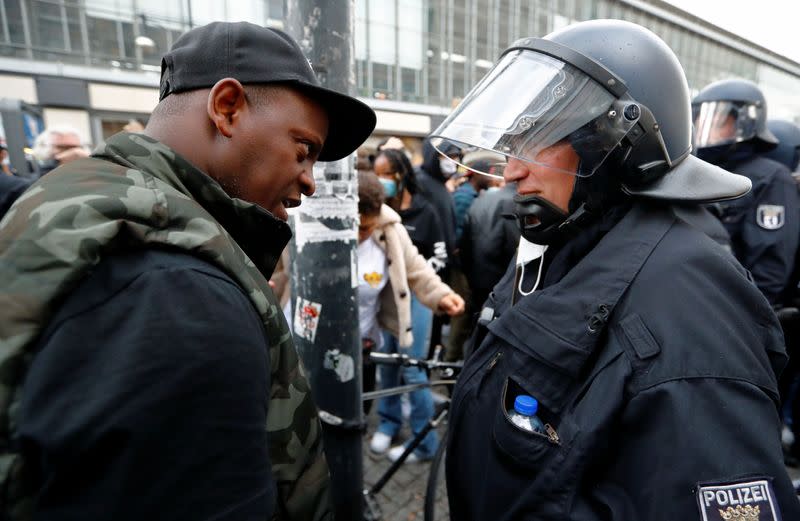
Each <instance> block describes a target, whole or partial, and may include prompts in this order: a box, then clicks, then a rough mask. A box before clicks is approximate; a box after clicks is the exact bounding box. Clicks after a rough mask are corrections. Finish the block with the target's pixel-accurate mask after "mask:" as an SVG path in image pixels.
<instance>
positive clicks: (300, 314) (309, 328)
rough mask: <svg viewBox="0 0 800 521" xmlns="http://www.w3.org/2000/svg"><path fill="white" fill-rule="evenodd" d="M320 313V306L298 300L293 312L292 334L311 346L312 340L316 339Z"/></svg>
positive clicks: (308, 301)
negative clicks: (303, 339) (306, 341)
mask: <svg viewBox="0 0 800 521" xmlns="http://www.w3.org/2000/svg"><path fill="white" fill-rule="evenodd" d="M321 313H322V304H318V303H316V302H311V301H310V300H306V299H304V298H298V299H297V305H296V306H295V310H294V333H295V334H296V335H297V336H299V337H301V338H305V339H306V340H308V341H309V342H311V343H312V344H313V343H314V339H315V338H316V337H317V327H319V316H320V314H321Z"/></svg>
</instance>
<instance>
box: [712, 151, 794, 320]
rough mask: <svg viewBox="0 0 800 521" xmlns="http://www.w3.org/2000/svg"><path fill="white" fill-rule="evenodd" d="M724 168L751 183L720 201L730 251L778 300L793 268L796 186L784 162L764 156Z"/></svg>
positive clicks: (769, 297) (774, 301) (772, 298)
mask: <svg viewBox="0 0 800 521" xmlns="http://www.w3.org/2000/svg"><path fill="white" fill-rule="evenodd" d="M724 168H726V169H728V170H730V171H731V172H735V173H737V174H740V175H744V176H747V177H748V178H750V180H751V181H752V182H753V189H752V190H751V191H750V193H748V194H747V195H745V196H744V197H742V198H740V199H736V200H733V201H728V202H725V203H721V204H720V207H721V208H722V216H721V219H722V223H723V224H724V225H725V228H727V230H728V233H729V234H730V237H731V243H732V246H733V253H734V255H736V258H737V259H739V262H741V263H742V266H744V267H745V268H747V269H748V270H750V272H751V273H752V274H753V279H754V280H755V282H756V285H757V286H758V287H759V288H760V289H761V292H762V293H764V296H765V297H767V300H769V301H770V303H772V304H778V303H779V301H780V299H781V296H782V294H783V293H784V290H785V288H786V286H787V284H788V283H789V278H790V276H791V274H792V270H793V269H794V258H795V254H796V251H797V245H798V238H800V201H798V195H797V184H796V183H795V182H794V180H793V179H792V176H791V174H790V173H789V170H788V169H787V168H786V167H785V166H784V165H782V164H780V163H778V162H776V161H772V160H771V159H767V158H765V157H760V156H750V157H748V158H747V159H744V160H740V161H736V162H733V163H730V164H727V165H724Z"/></svg>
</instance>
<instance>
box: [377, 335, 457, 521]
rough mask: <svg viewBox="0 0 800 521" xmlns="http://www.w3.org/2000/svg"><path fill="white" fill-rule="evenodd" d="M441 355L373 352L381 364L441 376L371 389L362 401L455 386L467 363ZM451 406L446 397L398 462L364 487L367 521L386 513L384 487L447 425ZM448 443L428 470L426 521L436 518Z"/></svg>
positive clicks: (438, 450) (436, 454) (438, 451)
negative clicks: (438, 372)
mask: <svg viewBox="0 0 800 521" xmlns="http://www.w3.org/2000/svg"><path fill="white" fill-rule="evenodd" d="M440 354H441V346H439V347H438V348H437V349H436V352H435V353H434V355H433V357H432V358H431V359H429V360H421V359H417V358H411V357H410V356H408V355H406V354H401V353H370V359H371V360H372V361H373V362H375V363H378V364H396V365H402V366H406V367H408V366H411V367H421V368H423V369H426V370H428V371H430V370H433V369H440V370H442V379H439V380H433V381H428V382H424V383H419V384H410V385H401V386H397V387H392V388H389V389H381V390H377V391H371V392H368V393H364V396H363V398H362V399H363V401H368V400H375V399H377V398H382V397H385V396H393V395H397V394H403V393H407V392H410V391H415V390H418V389H424V388H428V387H434V386H439V385H446V386H450V387H451V388H452V386H453V384H455V382H456V380H455V376H456V373H457V372H458V371H460V370H461V368H462V367H463V365H464V363H463V362H443V361H441V360H439V357H440ZM449 408H450V399H449V398H448V399H446V400H445V401H444V403H443V404H441V406H440V410H439V411H438V412H437V413H436V414H435V415H434V417H433V418H431V419H430V420H429V421H428V423H427V424H426V425H425V427H423V429H422V430H420V432H419V433H417V434H416V435H415V436H414V438H413V439H412V440H411V442H410V443H409V444H408V445H407V446H406V449H405V451H403V454H401V455H400V457H399V458H398V459H397V461H395V462H393V463H392V465H391V466H390V467H389V468H388V469H387V470H386V471H385V472H384V473H383V474H382V475H381V477H380V478H379V479H378V481H377V482H376V483H375V484H374V485H372V487H370V488H365V489H364V519H365V521H380V520H381V519H383V514H382V511H381V508H380V504H379V503H378V501H377V499H376V497H377V495H378V494H379V493H380V491H381V490H382V489H383V487H384V486H385V485H386V484H387V483H388V482H389V481H390V480H391V478H392V476H394V474H395V473H396V472H397V471H398V470H399V469H400V467H401V466H402V465H403V463H404V462H405V461H406V459H407V458H408V456H409V455H410V454H411V453H412V452H414V450H415V449H416V448H417V447H418V446H419V444H420V443H422V440H423V439H424V438H425V436H427V435H428V433H429V432H430V431H431V429H436V428H438V427H439V426H440V425H442V424H444V423H445V422H446V419H447V414H448V412H449ZM445 447H446V443H444V441H443V442H442V443H440V444H439V448H438V449H437V450H436V453H435V454H434V457H433V459H432V460H431V466H430V470H429V472H428V481H427V485H426V489H425V490H426V492H425V504H424V520H425V521H434V520H435V519H436V517H435V515H436V492H437V489H438V486H439V483H440V481H441V478H442V471H443V470H444V467H443V465H442V464H443V463H444V459H445V452H446V448H445Z"/></svg>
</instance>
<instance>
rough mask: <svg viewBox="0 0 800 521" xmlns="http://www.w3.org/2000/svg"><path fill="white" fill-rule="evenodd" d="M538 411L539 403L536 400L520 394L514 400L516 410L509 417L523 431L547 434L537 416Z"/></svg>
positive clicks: (510, 412)
mask: <svg viewBox="0 0 800 521" xmlns="http://www.w3.org/2000/svg"><path fill="white" fill-rule="evenodd" d="M538 410H539V402H538V401H536V398H534V397H533V396H528V395H527V394H520V395H519V396H517V398H516V400H514V409H513V410H511V411H509V413H508V415H509V417H510V418H511V422H512V423H513V424H514V425H516V426H517V427H519V428H521V429H525V430H526V431H530V432H539V433H542V434H547V432H546V431H545V428H544V424H543V423H542V420H540V419H539V417H538V416H536V412H537V411H538Z"/></svg>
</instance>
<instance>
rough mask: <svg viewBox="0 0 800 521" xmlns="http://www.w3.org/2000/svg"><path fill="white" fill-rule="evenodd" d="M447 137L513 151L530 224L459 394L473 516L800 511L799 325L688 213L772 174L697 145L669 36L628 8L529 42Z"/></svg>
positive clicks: (469, 515) (455, 495) (455, 426)
mask: <svg viewBox="0 0 800 521" xmlns="http://www.w3.org/2000/svg"><path fill="white" fill-rule="evenodd" d="M435 136H436V137H437V138H439V139H447V140H450V141H452V142H459V143H462V144H463V145H464V146H476V147H480V148H483V149H486V150H491V151H493V152H495V153H497V155H498V158H500V159H505V161H506V163H507V164H506V167H505V171H504V177H505V178H506V180H507V181H509V182H517V192H518V195H517V196H516V203H517V218H518V220H519V222H520V225H521V228H522V235H523V240H521V242H520V249H519V252H518V254H517V260H516V262H515V263H513V264H512V266H510V269H509V270H508V272H507V273H506V275H505V276H504V278H503V279H502V280H501V281H500V282H499V283H498V284H497V286H495V288H494V290H493V293H492V295H491V296H490V298H489V299H488V300H487V303H486V305H485V307H484V309H483V310H482V312H481V323H482V324H483V326H482V327H479V328H478V332H477V333H476V335H477V336H476V338H475V339H474V340H475V345H476V346H477V349H476V351H475V352H474V353H473V355H471V357H470V358H469V359H468V360H467V363H466V366H465V368H464V371H463V373H462V375H461V377H460V378H459V382H458V385H457V386H456V389H455V392H454V395H453V401H452V419H451V428H450V430H449V432H450V435H449V436H450V437H449V444H448V450H449V452H448V457H447V483H448V492H449V497H450V508H451V514H452V517H453V519H458V520H459V521H462V520H486V519H492V520H512V519H514V520H518V519H537V520H540V519H548V520H551V519H552V520H556V519H557V520H563V519H570V520H573V521H574V520H578V521H590V520H591V521H596V520H600V519H604V520H609V519H615V520H645V519H647V520H656V519H659V520H660V519H663V520H667V519H740V518H741V519H761V520H765V519H770V520H780V519H784V520H788V519H800V503H798V501H797V498H796V496H795V494H794V490H793V488H792V484H791V481H790V480H789V477H788V476H787V474H786V471H785V469H784V467H783V463H782V458H781V447H780V441H779V429H780V422H779V419H778V410H777V399H778V396H777V382H776V379H777V378H776V374H777V373H778V372H779V371H780V369H781V367H782V366H783V365H784V363H785V360H786V356H785V354H784V347H783V341H782V337H781V331H780V327H779V325H778V322H777V319H776V317H775V315H774V313H773V311H772V309H771V307H770V306H769V305H768V303H767V301H766V300H765V299H764V298H762V297H761V296H760V293H759V291H758V288H756V286H755V285H754V284H753V283H752V282H751V281H750V279H749V277H748V274H747V272H746V270H744V269H743V268H742V267H741V266H740V265H739V263H738V262H736V261H735V259H733V257H732V256H731V255H730V254H729V253H728V252H726V251H725V250H724V249H723V248H722V247H721V246H720V245H718V244H717V243H715V242H714V241H713V240H711V239H710V238H709V237H707V236H706V235H705V234H703V233H702V232H700V231H699V230H697V229H696V228H694V227H692V226H690V225H688V224H687V223H685V222H684V221H683V220H681V219H680V218H679V217H676V214H675V212H674V211H673V208H672V206H671V203H672V202H673V201H679V202H683V203H690V202H691V203H695V204H699V203H707V202H711V201H717V200H726V199H731V198H735V197H740V196H742V195H743V194H745V193H747V191H748V190H749V188H750V185H751V184H750V182H749V181H748V180H747V178H745V177H742V176H738V175H734V174H731V173H729V172H726V171H724V170H722V169H720V168H717V167H715V166H713V165H710V164H708V163H706V162H704V161H701V160H699V159H697V158H696V157H694V156H691V155H690V152H691V137H690V136H691V110H690V100H689V93H688V87H687V83H686V78H685V76H684V72H683V70H682V68H681V66H680V63H679V62H678V60H677V58H676V57H675V55H674V53H673V52H672V51H671V50H670V49H669V47H667V45H666V44H665V43H664V42H663V41H661V40H660V39H659V38H658V37H657V36H655V35H654V34H652V33H651V32H649V31H647V30H646V29H644V28H642V27H640V26H638V25H635V24H631V23H628V22H622V21H612V20H599V21H589V22H582V23H578V24H575V25H571V26H568V27H566V28H565V29H563V30H560V31H558V32H555V33H552V34H550V35H549V36H547V37H545V38H544V39H536V38H527V39H523V40H520V41H518V42H516V43H515V44H514V45H512V46H511V47H510V48H509V49H507V50H506V51H505V53H504V54H503V56H502V57H501V59H500V61H499V62H498V63H497V65H496V66H495V67H494V68H493V69H492V70H491V71H490V72H489V73H488V74H487V76H486V77H485V78H484V79H483V80H482V81H481V82H480V83H479V84H478V85H477V86H476V87H475V88H474V89H473V90H472V91H471V93H470V94H469V95H468V96H467V97H466V98H465V100H464V101H463V102H462V104H461V105H460V106H459V107H458V108H457V109H456V110H455V112H454V113H453V114H452V115H451V116H450V117H449V118H448V119H447V120H446V121H445V122H444V123H443V124H442V126H440V127H439V128H438V129H437V131H436V132H435ZM522 396H528V398H524V399H523V398H520V397H522ZM530 397H533V398H534V399H535V400H538V404H537V406H536V407H534V406H533V402H532V400H531V398H530ZM533 408H537V410H536V412H535V413H534V414H535V415H536V416H538V418H539V420H540V421H541V423H542V425H539V423H538V422H537V421H534V420H532V419H530V418H529V419H530V421H529V422H528V427H527V428H524V427H521V426H518V425H522V424H523V423H522V422H520V421H518V420H519V416H524V415H526V414H528V415H529V414H530V413H531V410H532V409H533ZM512 416H515V417H516V418H515V420H514V421H513V422H512ZM747 516H749V517H747Z"/></svg>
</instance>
